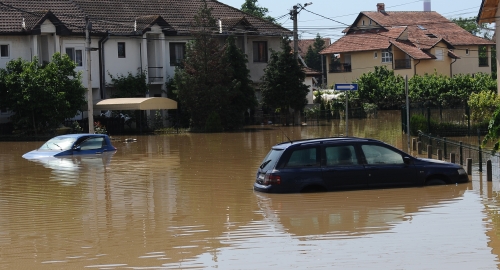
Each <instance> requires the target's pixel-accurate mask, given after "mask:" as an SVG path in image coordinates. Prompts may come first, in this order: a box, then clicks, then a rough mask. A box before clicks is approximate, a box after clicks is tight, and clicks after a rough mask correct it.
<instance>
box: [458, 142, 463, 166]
mask: <svg viewBox="0 0 500 270" xmlns="http://www.w3.org/2000/svg"><path fill="white" fill-rule="evenodd" d="M458 158H459V159H460V165H462V166H463V165H464V155H463V143H462V142H460V152H459V154H458Z"/></svg>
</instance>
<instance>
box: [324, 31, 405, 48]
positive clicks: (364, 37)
mask: <svg viewBox="0 0 500 270" xmlns="http://www.w3.org/2000/svg"><path fill="white" fill-rule="evenodd" d="M405 30H406V27H391V28H388V29H374V30H361V31H356V32H352V34H348V35H345V36H343V37H341V38H340V39H339V40H337V41H335V42H334V43H333V44H332V45H330V46H329V47H327V48H326V49H324V50H322V51H321V54H330V53H346V52H361V51H372V50H385V49H387V48H389V46H390V45H391V43H390V42H389V41H390V40H395V39H396V38H397V37H399V36H400V35H401V34H402V33H403V32H404V31H405Z"/></svg>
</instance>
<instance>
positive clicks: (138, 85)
mask: <svg viewBox="0 0 500 270" xmlns="http://www.w3.org/2000/svg"><path fill="white" fill-rule="evenodd" d="M108 75H109V77H111V82H112V83H113V87H114V88H115V90H116V91H115V92H114V93H113V98H129V97H137V96H144V95H146V93H147V92H148V91H149V85H148V83H147V82H146V80H147V73H146V71H142V70H138V72H137V74H136V75H133V74H132V73H130V72H129V73H128V74H127V76H125V75H123V74H120V75H117V76H116V77H115V76H113V75H112V74H110V73H109V72H108Z"/></svg>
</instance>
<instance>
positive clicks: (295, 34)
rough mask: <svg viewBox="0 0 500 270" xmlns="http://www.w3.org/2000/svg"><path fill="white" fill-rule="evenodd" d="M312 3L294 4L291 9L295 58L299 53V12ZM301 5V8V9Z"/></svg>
mask: <svg viewBox="0 0 500 270" xmlns="http://www.w3.org/2000/svg"><path fill="white" fill-rule="evenodd" d="M309 5H312V2H309V3H305V4H304V6H302V5H301V4H297V5H295V6H293V8H292V10H290V16H291V19H292V20H293V55H294V56H295V59H297V58H298V55H299V35H298V30H297V14H299V12H300V11H301V10H303V9H304V8H305V7H307V6H309ZM299 7H300V10H299Z"/></svg>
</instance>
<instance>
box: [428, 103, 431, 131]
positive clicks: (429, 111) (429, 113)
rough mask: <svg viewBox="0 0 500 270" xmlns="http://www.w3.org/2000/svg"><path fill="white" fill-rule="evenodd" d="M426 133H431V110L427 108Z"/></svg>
mask: <svg viewBox="0 0 500 270" xmlns="http://www.w3.org/2000/svg"><path fill="white" fill-rule="evenodd" d="M427 132H428V133H431V108H430V107H427Z"/></svg>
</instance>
